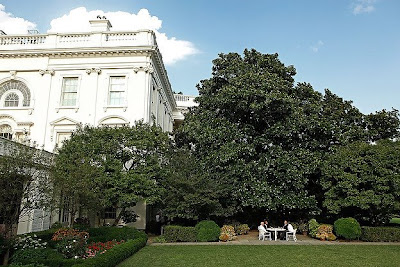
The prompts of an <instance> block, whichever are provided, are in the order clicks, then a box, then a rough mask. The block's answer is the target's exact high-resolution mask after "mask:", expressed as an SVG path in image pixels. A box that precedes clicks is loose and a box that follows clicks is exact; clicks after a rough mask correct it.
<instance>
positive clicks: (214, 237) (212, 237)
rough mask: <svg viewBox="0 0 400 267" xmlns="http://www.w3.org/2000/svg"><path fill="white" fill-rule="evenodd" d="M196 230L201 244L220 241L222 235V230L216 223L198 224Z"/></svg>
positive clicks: (202, 222)
mask: <svg viewBox="0 0 400 267" xmlns="http://www.w3.org/2000/svg"><path fill="white" fill-rule="evenodd" d="M195 228H196V232H197V241H199V242H210V241H218V238H219V235H220V233H221V229H220V228H219V226H218V224H216V223H215V222H214V221H201V222H199V223H197V224H196V226H195Z"/></svg>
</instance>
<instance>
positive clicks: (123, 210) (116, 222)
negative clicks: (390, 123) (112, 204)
mask: <svg viewBox="0 0 400 267" xmlns="http://www.w3.org/2000/svg"><path fill="white" fill-rule="evenodd" d="M124 212H125V208H122V209H121V211H120V212H119V214H118V216H117V218H115V221H114V223H113V226H117V225H118V223H119V221H120V220H121V217H122V214H123V213H124Z"/></svg>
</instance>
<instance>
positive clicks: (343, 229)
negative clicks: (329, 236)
mask: <svg viewBox="0 0 400 267" xmlns="http://www.w3.org/2000/svg"><path fill="white" fill-rule="evenodd" d="M333 226H334V229H335V233H336V235H337V236H340V237H343V238H345V239H348V240H354V239H358V238H360V236H361V226H360V224H359V223H358V222H357V220H356V219H354V218H351V217H349V218H340V219H338V220H336V221H335V223H334V224H333Z"/></svg>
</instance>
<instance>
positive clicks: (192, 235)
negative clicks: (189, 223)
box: [164, 225, 197, 242]
mask: <svg viewBox="0 0 400 267" xmlns="http://www.w3.org/2000/svg"><path fill="white" fill-rule="evenodd" d="M164 237H165V240H167V242H178V241H181V242H196V237H197V231H196V228H195V227H185V226H179V225H167V226H165V227H164Z"/></svg>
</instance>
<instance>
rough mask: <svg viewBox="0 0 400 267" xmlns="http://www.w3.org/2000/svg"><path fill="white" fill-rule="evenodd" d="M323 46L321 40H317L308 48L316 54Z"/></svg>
mask: <svg viewBox="0 0 400 267" xmlns="http://www.w3.org/2000/svg"><path fill="white" fill-rule="evenodd" d="M323 45H324V42H322V41H321V40H319V41H318V42H317V43H315V44H314V45H312V46H310V49H311V50H312V51H313V52H314V53H317V52H318V51H319V49H320V48H321V47H322V46H323Z"/></svg>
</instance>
